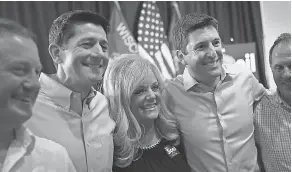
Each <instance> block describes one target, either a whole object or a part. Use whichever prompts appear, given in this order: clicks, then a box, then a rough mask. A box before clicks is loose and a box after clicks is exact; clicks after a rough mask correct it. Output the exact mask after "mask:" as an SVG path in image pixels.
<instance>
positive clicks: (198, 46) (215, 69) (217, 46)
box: [184, 26, 223, 79]
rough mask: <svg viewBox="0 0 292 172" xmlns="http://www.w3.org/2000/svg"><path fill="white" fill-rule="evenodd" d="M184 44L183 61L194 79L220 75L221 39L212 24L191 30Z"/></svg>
mask: <svg viewBox="0 0 292 172" xmlns="http://www.w3.org/2000/svg"><path fill="white" fill-rule="evenodd" d="M188 40H189V43H188V44H187V46H186V52H187V55H185V56H184V61H185V63H186V65H187V68H188V71H189V73H190V74H191V75H192V76H193V77H195V78H196V79H202V78H214V77H217V76H220V75H221V70H222V67H221V65H222V57H223V53H222V47H221V39H220V37H219V34H218V32H217V30H216V29H215V28H214V27H213V26H208V27H204V28H201V29H197V30H195V31H193V32H191V33H190V34H189V36H188Z"/></svg>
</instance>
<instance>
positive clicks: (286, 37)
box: [269, 33, 291, 64]
mask: <svg viewBox="0 0 292 172" xmlns="http://www.w3.org/2000/svg"><path fill="white" fill-rule="evenodd" d="M280 43H284V44H290V45H291V33H282V34H281V35H280V36H279V37H278V38H277V39H276V40H275V42H274V44H273V46H272V47H271V49H270V52H269V62H270V64H272V54H273V51H274V48H275V47H276V46H277V45H279V44H280Z"/></svg>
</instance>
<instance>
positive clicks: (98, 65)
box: [82, 63, 104, 68]
mask: <svg viewBox="0 0 292 172" xmlns="http://www.w3.org/2000/svg"><path fill="white" fill-rule="evenodd" d="M82 64H83V66H86V67H98V68H102V67H104V66H103V65H101V64H86V63H82Z"/></svg>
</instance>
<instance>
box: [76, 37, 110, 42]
mask: <svg viewBox="0 0 292 172" xmlns="http://www.w3.org/2000/svg"><path fill="white" fill-rule="evenodd" d="M83 41H96V38H93V37H84V38H81V39H80V40H78V43H80V42H83ZM98 41H99V42H102V43H108V41H107V40H106V39H104V38H102V37H99V38H98Z"/></svg>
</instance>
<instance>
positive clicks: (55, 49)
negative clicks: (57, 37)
mask: <svg viewBox="0 0 292 172" xmlns="http://www.w3.org/2000/svg"><path fill="white" fill-rule="evenodd" d="M48 50H49V53H50V56H51V57H52V59H53V61H54V63H55V64H60V63H62V62H63V59H62V56H61V53H62V49H61V47H60V46H58V45H57V44H50V45H49V48H48Z"/></svg>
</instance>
